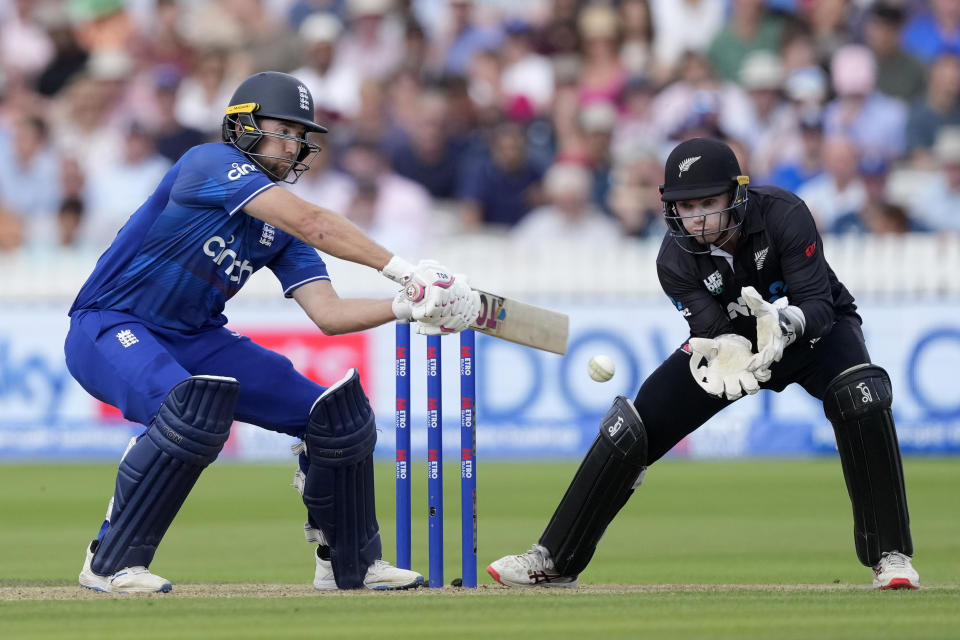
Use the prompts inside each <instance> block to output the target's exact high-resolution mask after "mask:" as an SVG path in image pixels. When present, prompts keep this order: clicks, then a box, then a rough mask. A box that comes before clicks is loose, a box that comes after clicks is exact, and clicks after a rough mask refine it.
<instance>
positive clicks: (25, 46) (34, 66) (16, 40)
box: [0, 0, 54, 77]
mask: <svg viewBox="0 0 960 640" xmlns="http://www.w3.org/2000/svg"><path fill="white" fill-rule="evenodd" d="M36 9H37V4H36V3H35V2H28V1H26V0H17V1H15V2H13V3H12V11H11V12H10V14H9V15H8V16H7V17H6V19H4V20H0V67H5V68H6V69H8V70H9V71H11V72H16V73H18V74H22V75H24V76H28V77H30V76H34V75H36V74H38V73H39V72H40V71H42V70H43V68H44V67H46V66H47V64H48V63H49V62H50V60H51V59H53V55H54V48H53V44H52V43H51V41H50V36H49V35H48V34H47V32H46V30H45V29H44V28H43V27H42V26H41V24H40V23H39V22H38V20H37V15H36V14H37V11H36Z"/></svg>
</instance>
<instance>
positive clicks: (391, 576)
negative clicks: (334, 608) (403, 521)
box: [313, 553, 423, 591]
mask: <svg viewBox="0 0 960 640" xmlns="http://www.w3.org/2000/svg"><path fill="white" fill-rule="evenodd" d="M313 555H314V557H315V558H316V559H317V572H316V574H315V575H314V578H313V588H314V589H316V590H317V591H335V590H336V589H339V587H338V586H337V581H336V579H335V578H334V576H333V564H332V563H331V562H330V561H329V560H323V559H321V558H320V556H318V555H317V554H316V553H314V554H313ZM422 584H423V576H422V575H420V574H419V573H417V572H416V571H408V570H407V569H398V568H397V567H395V566H393V565H392V564H390V563H389V562H385V561H383V560H377V561H376V562H374V563H373V564H372V565H370V567H369V568H368V569H367V575H366V576H365V577H364V578H363V586H365V587H366V588H367V589H374V590H376V591H401V590H403V589H416V588H417V587H419V586H420V585H422Z"/></svg>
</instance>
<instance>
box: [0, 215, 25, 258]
mask: <svg viewBox="0 0 960 640" xmlns="http://www.w3.org/2000/svg"><path fill="white" fill-rule="evenodd" d="M22 245H23V223H22V222H21V221H20V218H19V217H17V216H15V215H13V214H11V213H9V212H8V211H6V210H5V209H4V206H3V203H2V202H0V256H2V255H3V254H4V253H13V252H14V251H16V250H17V249H19V248H20V247H21V246H22Z"/></svg>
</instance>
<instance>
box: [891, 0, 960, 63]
mask: <svg viewBox="0 0 960 640" xmlns="http://www.w3.org/2000/svg"><path fill="white" fill-rule="evenodd" d="M902 38H903V48H904V50H905V51H906V52H907V53H909V54H910V55H912V56H914V57H915V58H917V59H918V60H920V61H921V62H923V63H925V64H930V63H931V62H933V61H934V60H935V59H936V58H937V57H938V56H940V55H942V54H944V53H952V54H953V55H960V2H957V1H956V0H930V10H929V11H923V12H921V13H919V14H917V15H915V16H914V17H913V18H912V19H911V20H910V21H909V22H907V26H906V27H904V29H903V36H902Z"/></svg>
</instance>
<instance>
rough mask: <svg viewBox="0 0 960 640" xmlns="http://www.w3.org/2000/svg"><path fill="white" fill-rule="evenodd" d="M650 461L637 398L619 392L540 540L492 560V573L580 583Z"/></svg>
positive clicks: (544, 583)
mask: <svg viewBox="0 0 960 640" xmlns="http://www.w3.org/2000/svg"><path fill="white" fill-rule="evenodd" d="M646 464H647V431H646V429H645V428H644V426H643V422H642V421H641V420H640V415H639V414H638V413H637V410H636V408H635V407H634V405H633V403H632V402H630V401H629V400H628V399H627V398H625V397H623V396H617V399H616V400H614V402H613V406H612V407H610V409H609V410H608V411H607V413H606V415H605V416H604V417H603V420H601V421H600V433H599V434H598V435H597V437H596V439H595V440H594V441H593V445H592V446H591V447H590V450H589V451H588V452H587V455H586V456H585V457H584V459H583V461H582V462H581V463H580V468H579V469H577V473H576V474H575V475H574V477H573V480H572V481H571V482H570V486H569V487H568V488H567V492H566V494H564V496H563V499H562V500H561V501H560V504H559V505H558V506H557V509H556V511H554V513H553V517H552V518H550V523H549V524H548V525H547V528H546V529H545V530H544V532H543V535H541V536H540V540H539V542H538V543H537V544H535V545H533V548H532V549H531V550H530V551H527V552H526V553H523V554H520V555H515V556H505V557H503V558H501V559H499V560H497V561H496V562H493V563H492V564H491V565H490V566H489V567H487V573H489V574H490V576H491V577H492V578H493V579H494V580H496V581H497V582H499V583H500V584H502V585H505V586H508V587H576V586H577V576H579V574H580V572H581V571H583V570H584V569H585V568H586V567H587V564H588V563H589V562H590V559H591V558H593V554H594V552H595V551H596V549H597V544H598V543H599V542H600V538H601V537H602V536H603V533H604V532H605V531H606V530H607V526H608V525H609V524H610V523H611V522H612V521H613V518H614V516H616V515H617V513H618V512H619V511H620V509H622V508H623V506H624V505H625V504H626V503H627V500H628V499H629V498H630V496H631V495H633V492H634V490H635V489H636V488H637V487H638V486H640V483H641V482H642V481H643V476H644V474H645V473H646V470H647V467H646Z"/></svg>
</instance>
